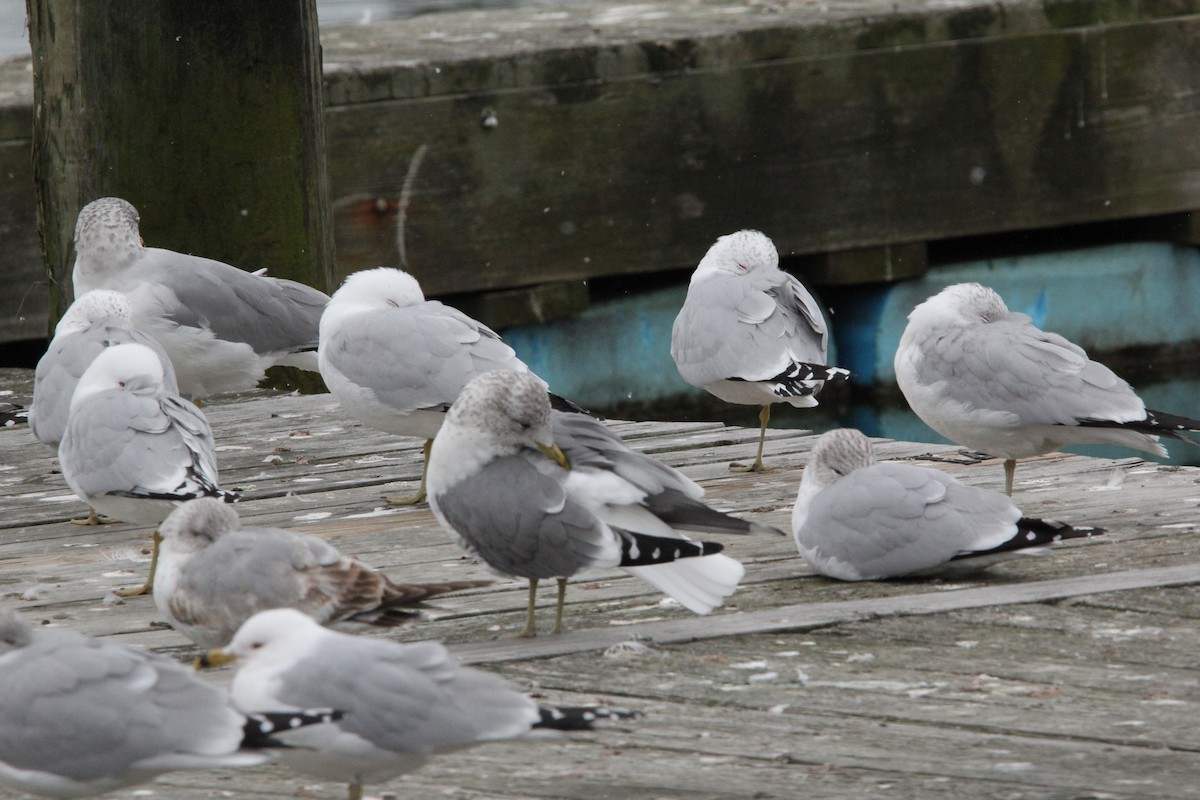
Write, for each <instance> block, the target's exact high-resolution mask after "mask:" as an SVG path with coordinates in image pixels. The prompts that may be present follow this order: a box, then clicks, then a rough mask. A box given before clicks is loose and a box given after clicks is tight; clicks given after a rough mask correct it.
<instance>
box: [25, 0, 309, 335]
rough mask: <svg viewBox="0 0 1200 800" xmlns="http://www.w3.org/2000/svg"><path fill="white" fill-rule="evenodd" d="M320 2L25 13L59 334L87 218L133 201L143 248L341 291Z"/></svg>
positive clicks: (124, 4) (123, 4)
mask: <svg viewBox="0 0 1200 800" xmlns="http://www.w3.org/2000/svg"><path fill="white" fill-rule="evenodd" d="M315 5H316V4H315V0H256V2H252V3H248V2H243V0H212V1H211V2H203V3H175V2H170V3H145V2H140V1H139V0H88V2H86V3H78V2H71V1H69V0H28V10H29V28H30V40H31V43H32V46H33V65H34V131H33V160H34V178H35V182H36V189H37V202H38V223H39V228H40V231H41V235H42V243H43V250H44V253H45V257H46V267H47V271H48V275H49V279H50V291H51V301H50V306H51V308H50V317H51V319H50V322H51V327H53V324H54V321H55V320H56V319H57V318H58V316H59V315H60V314H61V313H62V311H63V309H64V308H65V307H66V305H67V304H68V303H69V302H70V300H71V269H72V266H73V264H74V252H73V247H72V237H73V234H74V227H75V218H76V216H77V214H78V212H79V209H80V208H81V207H82V206H83V205H84V204H85V203H87V202H89V201H91V200H93V199H95V198H97V197H102V196H106V195H115V196H118V197H123V198H125V199H126V200H129V201H130V202H131V203H133V204H134V205H135V206H136V207H137V209H138V211H139V212H140V214H141V229H142V235H143V238H144V239H145V240H146V243H147V244H149V245H152V246H155V247H166V248H170V249H172V250H179V251H183V252H189V253H194V254H196V255H201V256H206V257H209V258H215V259H218V260H220V261H225V262H228V263H230V264H234V265H235V266H238V267H241V268H243V269H247V270H254V269H259V268H261V267H266V268H267V269H268V271H269V274H270V275H273V276H275V277H286V278H292V279H293V280H298V281H301V282H303V283H307V284H309V285H311V286H315V287H317V288H319V289H322V290H326V291H327V290H328V289H329V285H330V282H331V280H332V274H333V241H332V236H331V230H332V223H331V220H332V217H331V213H330V208H329V191H328V182H327V178H326V171H325V124H324V114H323V103H322V91H321V54H320V45H319V43H318V39H317V15H316V7H315Z"/></svg>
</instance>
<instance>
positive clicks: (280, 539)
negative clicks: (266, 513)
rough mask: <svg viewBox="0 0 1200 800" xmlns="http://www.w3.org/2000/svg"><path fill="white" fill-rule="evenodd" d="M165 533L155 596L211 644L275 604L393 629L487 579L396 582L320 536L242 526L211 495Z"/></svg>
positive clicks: (194, 636)
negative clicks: (436, 600)
mask: <svg viewBox="0 0 1200 800" xmlns="http://www.w3.org/2000/svg"><path fill="white" fill-rule="evenodd" d="M158 531H159V534H160V535H161V537H162V545H161V552H160V554H159V563H158V569H157V571H156V572H155V574H154V602H155V603H156V604H157V605H158V610H159V611H160V612H161V613H162V614H163V616H165V617H166V618H167V621H168V622H170V623H171V626H172V627H174V628H175V630H177V631H179V632H180V633H182V634H183V635H184V636H186V637H188V638H189V639H191V640H192V641H193V642H195V643H196V644H198V645H200V646H201V647H204V648H210V647H218V646H220V645H223V644H226V643H228V642H229V640H230V638H231V637H232V636H233V634H234V633H236V632H237V629H238V628H239V627H241V624H242V623H243V622H245V621H246V620H247V619H249V618H250V617H252V616H254V615H255V614H256V613H258V612H259V611H265V610H267V609H270V608H285V607H286V608H295V609H298V610H300V611H303V612H304V613H305V614H307V615H309V616H310V617H312V618H313V619H315V620H316V621H317V622H319V623H321V624H322V625H329V626H331V627H346V628H347V629H349V630H358V629H362V628H365V627H367V626H373V627H394V626H397V625H403V624H405V623H407V622H411V621H413V620H414V619H415V618H416V617H417V616H418V613H419V611H418V610H419V609H420V608H422V607H423V605H422V602H423V601H424V600H427V599H429V598H431V597H435V596H437V595H440V594H445V593H446V592H456V591H461V590H464V589H471V588H475V587H479V586H486V585H487V584H489V583H490V581H447V582H441V583H396V582H394V581H392V580H390V579H389V578H388V577H387V576H386V575H383V574H382V573H380V572H376V571H375V570H373V569H371V568H370V567H369V566H367V565H366V564H364V563H363V562H362V561H359V560H358V559H356V558H351V557H349V556H344V555H342V554H341V553H339V552H338V551H337V549H336V548H334V547H333V545H331V544H329V543H328V542H326V541H325V540H324V539H322V538H320V537H319V536H310V535H308V534H303V533H297V532H295V531H288V530H282V529H280V528H243V527H242V526H241V521H240V520H239V519H238V514H237V512H236V511H235V510H234V509H233V506H231V505H229V504H227V503H223V502H221V501H220V500H217V499H215V498H211V497H202V498H200V499H198V500H191V501H189V502H187V503H184V504H183V505H181V506H179V507H178V508H176V509H175V510H174V511H172V512H171V515H170V516H168V517H167V518H166V519H165V520H163V523H162V525H160V526H159V529H158Z"/></svg>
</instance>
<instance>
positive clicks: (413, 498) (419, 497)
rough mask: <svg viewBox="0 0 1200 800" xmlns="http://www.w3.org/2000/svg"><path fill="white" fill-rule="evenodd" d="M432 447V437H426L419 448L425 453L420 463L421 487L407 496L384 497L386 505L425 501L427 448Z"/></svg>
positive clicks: (427, 463)
mask: <svg viewBox="0 0 1200 800" xmlns="http://www.w3.org/2000/svg"><path fill="white" fill-rule="evenodd" d="M431 447H433V439H426V440H425V446H424V447H422V448H421V450H422V451H423V452H424V453H425V459H424V461H423V462H422V464H421V488H420V489H417V493H416V494H414V495H409V496H408V497H384V498H383V499H384V501H386V502H387V503H388V505H393V506H415V505H416V504H417V503H424V502H425V475H426V474H427V473H428V472H429V449H430V448H431Z"/></svg>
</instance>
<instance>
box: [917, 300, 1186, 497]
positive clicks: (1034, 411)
mask: <svg viewBox="0 0 1200 800" xmlns="http://www.w3.org/2000/svg"><path fill="white" fill-rule="evenodd" d="M895 367H896V383H898V384H899V386H900V391H902V392H903V393H904V397H905V398H906V399H907V400H908V404H909V405H910V406H911V407H912V410H913V411H914V412H915V413H916V415H917V416H918V417H920V418H921V419H922V421H924V422H925V424H926V425H928V426H929V427H930V428H933V429H934V430H935V431H937V432H938V433H940V434H941V435H942V436H945V437H946V438H947V439H949V440H951V441H953V442H957V443H958V444H960V445H963V446H965V447H969V448H971V449H972V450H978V451H981V452H983V453H987V454H988V455H991V456H999V457H1001V458H1003V459H1004V477H1005V480H1004V486H1005V491H1006V492H1007V493H1008V494H1009V495H1011V494H1012V486H1013V475H1014V473H1015V472H1016V469H1017V459H1021V458H1028V457H1030V456H1036V455H1041V454H1043V453H1053V452H1054V451H1056V450H1059V449H1060V448H1062V447H1066V446H1068V445H1074V444H1117V445H1122V446H1124V447H1132V448H1134V449H1137V450H1144V451H1146V452H1149V453H1154V454H1156V455H1160V456H1162V455H1166V452H1167V451H1166V449H1165V448H1164V447H1163V446H1162V445H1161V444H1159V441H1158V437H1159V436H1170V437H1174V438H1176V439H1184V440H1185V441H1192V440H1191V439H1189V438H1188V437H1186V436H1184V435H1183V434H1182V433H1181V431H1197V430H1200V421H1197V420H1194V419H1188V418H1187V417H1180V416H1175V415H1173V414H1164V413H1163V412H1161V411H1151V410H1148V409H1147V408H1146V404H1145V403H1143V402H1142V400H1141V398H1139V397H1138V396H1137V395H1136V394H1135V393H1134V391H1133V389H1132V388H1131V387H1130V386H1129V384H1128V383H1126V382H1125V381H1123V380H1122V379H1121V378H1119V377H1117V376H1116V375H1115V374H1114V373H1113V371H1112V370H1110V369H1109V368H1108V367H1106V366H1104V365H1103V364H1101V363H1099V362H1096V361H1092V360H1091V359H1090V358H1088V355H1087V353H1085V352H1084V351H1083V348H1081V347H1079V346H1078V345H1075V344H1072V343H1071V342H1069V341H1068V340H1066V339H1064V338H1063V337H1061V336H1059V335H1058V334H1056V333H1046V332H1045V331H1042V330H1040V329H1038V328H1037V327H1036V326H1035V325H1034V324H1033V322H1031V321H1030V319H1029V317H1028V316H1026V315H1025V314H1017V313H1014V312H1011V311H1009V310H1008V307H1007V306H1006V305H1005V304H1004V301H1003V300H1002V299H1001V298H1000V295H998V294H997V293H996V292H995V291H993V290H992V289H989V288H988V287H986V286H981V285H980V284H978V283H959V284H955V285H954V286H948V287H946V288H945V289H943V290H942V291H941V292H939V293H938V294H936V295H934V296H933V297H931V298H929V299H928V300H926V301H925V302H923V303H921V304H920V305H918V306H917V307H916V308H915V309H913V311H912V313H911V314H909V315H908V325H907V327H906V328H905V329H904V334H903V335H902V336H901V337H900V346H899V348H898V349H897V350H896V358H895Z"/></svg>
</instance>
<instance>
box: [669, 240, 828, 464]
mask: <svg viewBox="0 0 1200 800" xmlns="http://www.w3.org/2000/svg"><path fill="white" fill-rule="evenodd" d="M827 339H828V336H827V334H826V331H825V320H824V318H823V317H822V316H821V309H820V307H818V306H817V301H816V300H814V299H813V296H812V295H811V294H809V293H808V290H807V289H805V288H804V285H803V284H801V283H800V281H798V280H796V278H794V277H792V276H791V275H789V274H788V273H786V272H784V271H783V270H781V269H779V253H778V252H777V251H776V250H775V244H774V243H773V242H772V241H771V240H770V239H769V238H768V237H767V236H766V235H764V234H762V233H760V232H758V231H752V230H743V231H738V232H736V233H731V234H728V235H726V236H722V237H720V238H718V239H717V241H716V243H715V244H713V246H712V247H710V248H709V250H708V252H707V253H706V254H705V255H704V258H703V259H701V260H700V264H699V265H698V266H697V267H696V271H695V272H694V273H693V274H692V280H691V283H690V284H689V286H688V292H687V299H685V300H684V302H683V308H681V309H680V310H679V315H678V316H677V317H675V324H674V326H673V327H672V329H671V358H673V359H674V360H675V366H676V367H678V369H679V374H680V375H681V376H682V377H683V379H684V380H685V381H687V382H688V383H690V384H691V385H692V386H695V387H697V388H700V389H703V390H705V391H706V392H708V393H710V394H713V395H715V396H717V397H719V398H720V399H722V400H724V401H725V402H727V403H739V404H742V405H755V406H762V412H761V413H760V414H759V421H760V422H761V429H760V431H759V438H758V454H757V455H756V456H755V459H754V463H753V464H752V465H750V466H749V467H743V466H741V465H734V466H733V467H732V468H733V469H735V470H738V471H742V470H748V471H751V472H762V471H763V470H764V469H765V467H764V466H763V460H762V452H763V443H764V441H765V440H766V435H767V422H768V421H769V420H770V418H771V405H772V404H773V403H788V404H790V405H792V406H795V407H797V408H810V407H812V406H815V405H817V392H819V391H820V390H821V387H823V386H824V385H825V381H830V380H846V379H847V378H849V377H850V373H849V372H848V371H847V370H844V369H841V368H840V367H831V366H827V365H826V364H825V361H826V359H827V357H828V341H827Z"/></svg>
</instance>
